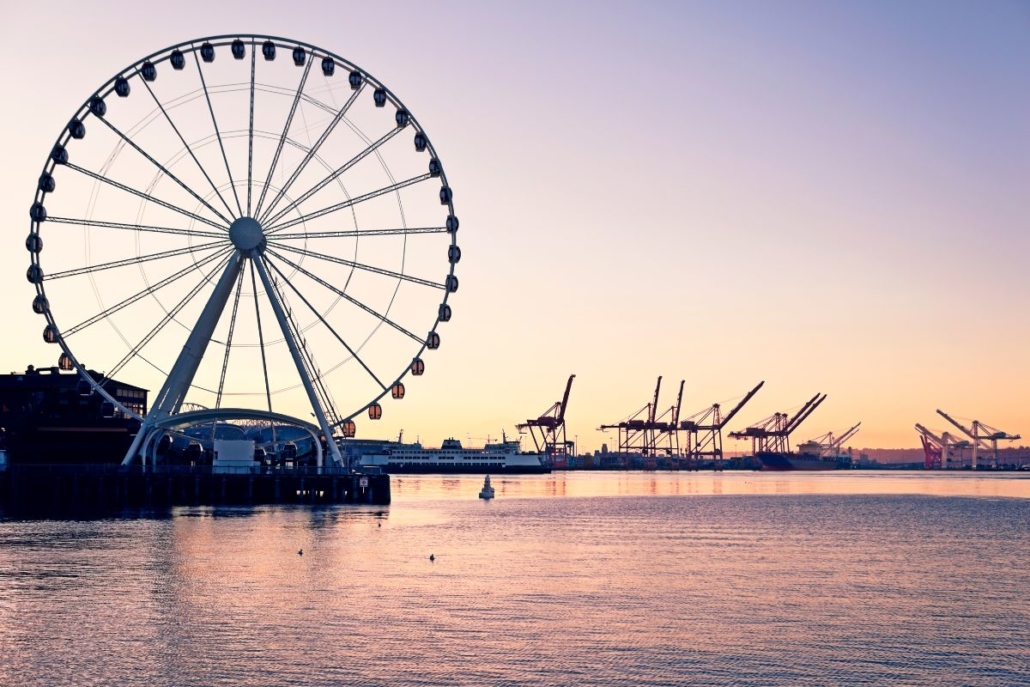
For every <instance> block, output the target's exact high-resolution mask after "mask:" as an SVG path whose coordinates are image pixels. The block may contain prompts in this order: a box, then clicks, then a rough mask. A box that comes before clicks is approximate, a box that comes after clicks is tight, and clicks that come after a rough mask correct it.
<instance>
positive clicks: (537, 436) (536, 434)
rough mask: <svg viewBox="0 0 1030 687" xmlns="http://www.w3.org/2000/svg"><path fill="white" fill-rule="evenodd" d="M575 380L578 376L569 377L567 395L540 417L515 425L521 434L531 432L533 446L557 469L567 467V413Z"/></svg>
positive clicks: (545, 460) (566, 386)
mask: <svg viewBox="0 0 1030 687" xmlns="http://www.w3.org/2000/svg"><path fill="white" fill-rule="evenodd" d="M575 378H576V375H574V374H573V375H569V381H568V382H567V383H566V384H565V394H564V395H563V396H562V399H561V400H560V401H556V402H555V403H554V405H552V406H551V407H550V408H548V409H547V410H545V411H544V412H543V414H542V415H540V416H539V417H535V418H530V419H528V420H526V421H525V422H521V423H519V424H517V425H515V428H516V429H518V430H519V432H523V433H524V432H525V431H526V430H527V429H528V430H529V434H530V436H531V437H532V438H533V446H534V447H536V450H537V452H538V453H542V454H543V455H544V462H545V463H547V464H549V465H551V466H555V467H565V465H566V462H567V460H568V454H569V441H568V438H567V436H566V434H565V411H566V410H567V409H568V407H569V393H570V392H571V391H572V380H574V379H575Z"/></svg>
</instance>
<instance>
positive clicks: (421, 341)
mask: <svg viewBox="0 0 1030 687" xmlns="http://www.w3.org/2000/svg"><path fill="white" fill-rule="evenodd" d="M266 253H269V254H272V255H274V256H275V257H276V258H278V259H279V260H282V261H283V262H284V263H286V264H287V265H289V266H290V267H291V268H293V269H295V270H297V271H298V272H300V273H301V274H303V275H304V276H306V277H307V278H309V279H311V280H312V281H313V282H315V283H316V284H320V285H322V286H324V287H325V288H327V289H329V290H330V291H332V292H333V293H334V294H336V295H337V296H339V297H340V298H343V299H344V300H345V301H347V302H348V303H350V304H352V305H354V306H355V307H358V308H360V309H361V310H364V311H365V312H366V313H368V314H369V315H371V316H372V317H374V318H376V319H377V320H379V321H380V322H385V323H386V324H388V325H390V326H391V327H393V328H394V329H396V330H397V331H399V332H400V333H402V334H404V335H406V336H408V337H410V338H411V339H413V340H414V341H416V342H418V343H419V344H420V345H422V346H425V345H426V341H425V339H422V338H421V337H419V336H416V335H415V334H412V333H411V332H409V331H408V330H407V329H405V328H404V327H402V326H401V325H399V324H397V323H396V322H394V321H393V320H391V319H390V318H388V317H386V316H385V315H383V314H381V313H379V312H377V311H376V310H374V309H372V308H370V307H369V306H367V305H365V304H364V303H362V302H361V301H359V300H357V299H356V298H354V297H353V296H351V295H348V294H346V293H344V292H343V291H341V290H340V289H338V288H337V287H335V286H333V285H332V284H330V283H329V282H327V281H325V280H324V279H322V278H321V277H319V276H317V275H315V274H313V273H311V272H309V271H308V270H306V269H304V268H303V267H301V266H300V265H298V264H297V263H295V262H293V261H292V260H290V259H289V258H287V257H286V256H284V255H279V254H278V253H276V252H275V251H273V250H271V249H269V250H267V251H266ZM273 267H274V265H273ZM276 271H278V270H276ZM280 274H281V272H280Z"/></svg>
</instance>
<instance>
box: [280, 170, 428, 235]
mask: <svg viewBox="0 0 1030 687" xmlns="http://www.w3.org/2000/svg"><path fill="white" fill-rule="evenodd" d="M431 178H432V175H431V174H429V173H428V172H426V173H425V174H420V175H419V176H417V177H412V178H411V179H405V180H404V181H398V182H397V183H396V184H390V185H389V186H386V187H384V188H381V189H378V190H376V191H370V192H369V193H366V194H364V195H361V196H358V197H356V198H350V199H348V200H345V201H343V202H340V203H337V204H336V205H330V206H329V207H327V208H322V209H321V210H316V211H315V212H312V213H311V214H308V215H301V216H300V217H295V218H293V219H291V220H289V221H287V222H283V223H282V224H279V225H276V226H273V227H270V228H269V229H268V230H266V231H265V235H266V236H267V235H271V234H274V233H276V232H278V231H282V230H283V229H288V228H290V227H292V226H296V225H298V224H302V223H304V222H307V221H309V220H313V219H317V218H319V217H323V216H325V215H328V214H331V213H333V212H339V211H340V210H343V209H346V208H349V207H353V206H355V205H357V204H359V203H364V202H365V201H366V200H372V199H373V198H378V197H379V196H382V195H385V194H387V193H393V192H394V191H399V190H401V189H402V188H405V187H408V186H412V185H414V184H417V183H419V182H422V181H425V180H426V179H431Z"/></svg>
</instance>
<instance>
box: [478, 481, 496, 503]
mask: <svg viewBox="0 0 1030 687" xmlns="http://www.w3.org/2000/svg"><path fill="white" fill-rule="evenodd" d="M493 497H494V488H493V487H491V486H490V475H487V476H486V479H485V480H483V488H482V489H480V490H479V498H481V499H492V498H493Z"/></svg>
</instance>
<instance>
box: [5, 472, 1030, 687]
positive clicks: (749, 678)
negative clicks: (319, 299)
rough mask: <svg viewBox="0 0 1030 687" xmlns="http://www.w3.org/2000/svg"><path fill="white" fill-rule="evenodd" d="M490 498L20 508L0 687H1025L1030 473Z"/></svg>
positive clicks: (530, 492)
mask: <svg viewBox="0 0 1030 687" xmlns="http://www.w3.org/2000/svg"><path fill="white" fill-rule="evenodd" d="M481 484H482V479H481V478H479V477H459V478H452V477H439V476H419V477H395V478H394V482H393V495H394V502H393V505H391V506H389V507H387V508H374V509H373V508H362V507H353V506H340V507H332V508H322V509H317V510H312V509H307V508H271V507H270V508H256V509H224V510H223V509H209V508H208V509H176V510H175V511H174V512H173V513H171V515H170V516H168V515H165V516H163V517H161V516H159V517H153V516H151V517H135V518H128V517H127V518H123V519H107V520H91V521H18V520H9V519H8V520H2V519H0V685H4V686H6V685H11V686H14V685H108V684H116V685H321V684H355V685H682V684H694V685H845V684H847V685H852V684H876V685H883V684H891V685H1030V563H1028V561H1030V477H1028V476H1022V475H1016V474H1007V475H978V474H971V473H967V474H955V475H944V474H937V475H925V474H921V473H907V474H884V473H859V474H855V473H832V474H831V473H824V474H814V475H804V474H786V475H782V474H781V475H775V474H764V473H752V472H747V473H725V474H723V475H713V474H710V473H700V474H697V473H695V474H688V473H681V474H662V473H568V474H561V473H556V474H554V475H545V476H531V477H519V478H504V479H500V478H498V479H495V480H494V486H495V488H496V490H497V498H496V499H494V500H493V501H492V502H483V501H480V500H479V499H478V498H476V495H477V493H478V490H479V487H480V486H481ZM301 549H303V555H302V556H301V555H298V551H299V550H301ZM430 554H434V555H435V557H436V560H435V561H433V562H431V561H430V560H429V555H430Z"/></svg>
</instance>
